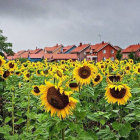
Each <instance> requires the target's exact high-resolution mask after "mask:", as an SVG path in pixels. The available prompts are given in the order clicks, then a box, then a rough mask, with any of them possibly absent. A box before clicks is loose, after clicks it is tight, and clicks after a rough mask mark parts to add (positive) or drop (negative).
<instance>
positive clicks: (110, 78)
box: [109, 75, 121, 82]
mask: <svg viewBox="0 0 140 140" xmlns="http://www.w3.org/2000/svg"><path fill="white" fill-rule="evenodd" d="M120 79H121V78H120V76H115V75H114V76H109V80H110V81H111V82H119V81H120Z"/></svg>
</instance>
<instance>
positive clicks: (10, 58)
mask: <svg viewBox="0 0 140 140" xmlns="http://www.w3.org/2000/svg"><path fill="white" fill-rule="evenodd" d="M25 52H26V51H25V50H21V51H18V52H17V53H15V54H14V56H8V57H7V59H8V60H15V59H19V58H20V56H21V55H22V54H24V53H25Z"/></svg>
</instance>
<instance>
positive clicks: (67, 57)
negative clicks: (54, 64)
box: [53, 54, 78, 60]
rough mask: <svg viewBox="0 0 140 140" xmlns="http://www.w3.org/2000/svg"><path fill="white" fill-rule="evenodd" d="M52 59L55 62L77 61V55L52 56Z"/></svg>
mask: <svg viewBox="0 0 140 140" xmlns="http://www.w3.org/2000/svg"><path fill="white" fill-rule="evenodd" d="M53 59H55V60H56V59H57V60H61V59H62V60H67V59H74V60H76V59H78V57H77V54H53Z"/></svg>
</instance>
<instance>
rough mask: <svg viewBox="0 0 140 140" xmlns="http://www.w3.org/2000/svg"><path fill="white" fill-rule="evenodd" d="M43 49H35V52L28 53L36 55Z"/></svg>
mask: <svg viewBox="0 0 140 140" xmlns="http://www.w3.org/2000/svg"><path fill="white" fill-rule="evenodd" d="M41 50H42V49H35V50H29V51H28V52H29V53H30V54H36V53H38V52H40V51H41Z"/></svg>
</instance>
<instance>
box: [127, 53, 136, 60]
mask: <svg viewBox="0 0 140 140" xmlns="http://www.w3.org/2000/svg"><path fill="white" fill-rule="evenodd" d="M128 57H129V59H133V60H135V54H134V52H130V53H129V55H128Z"/></svg>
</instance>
